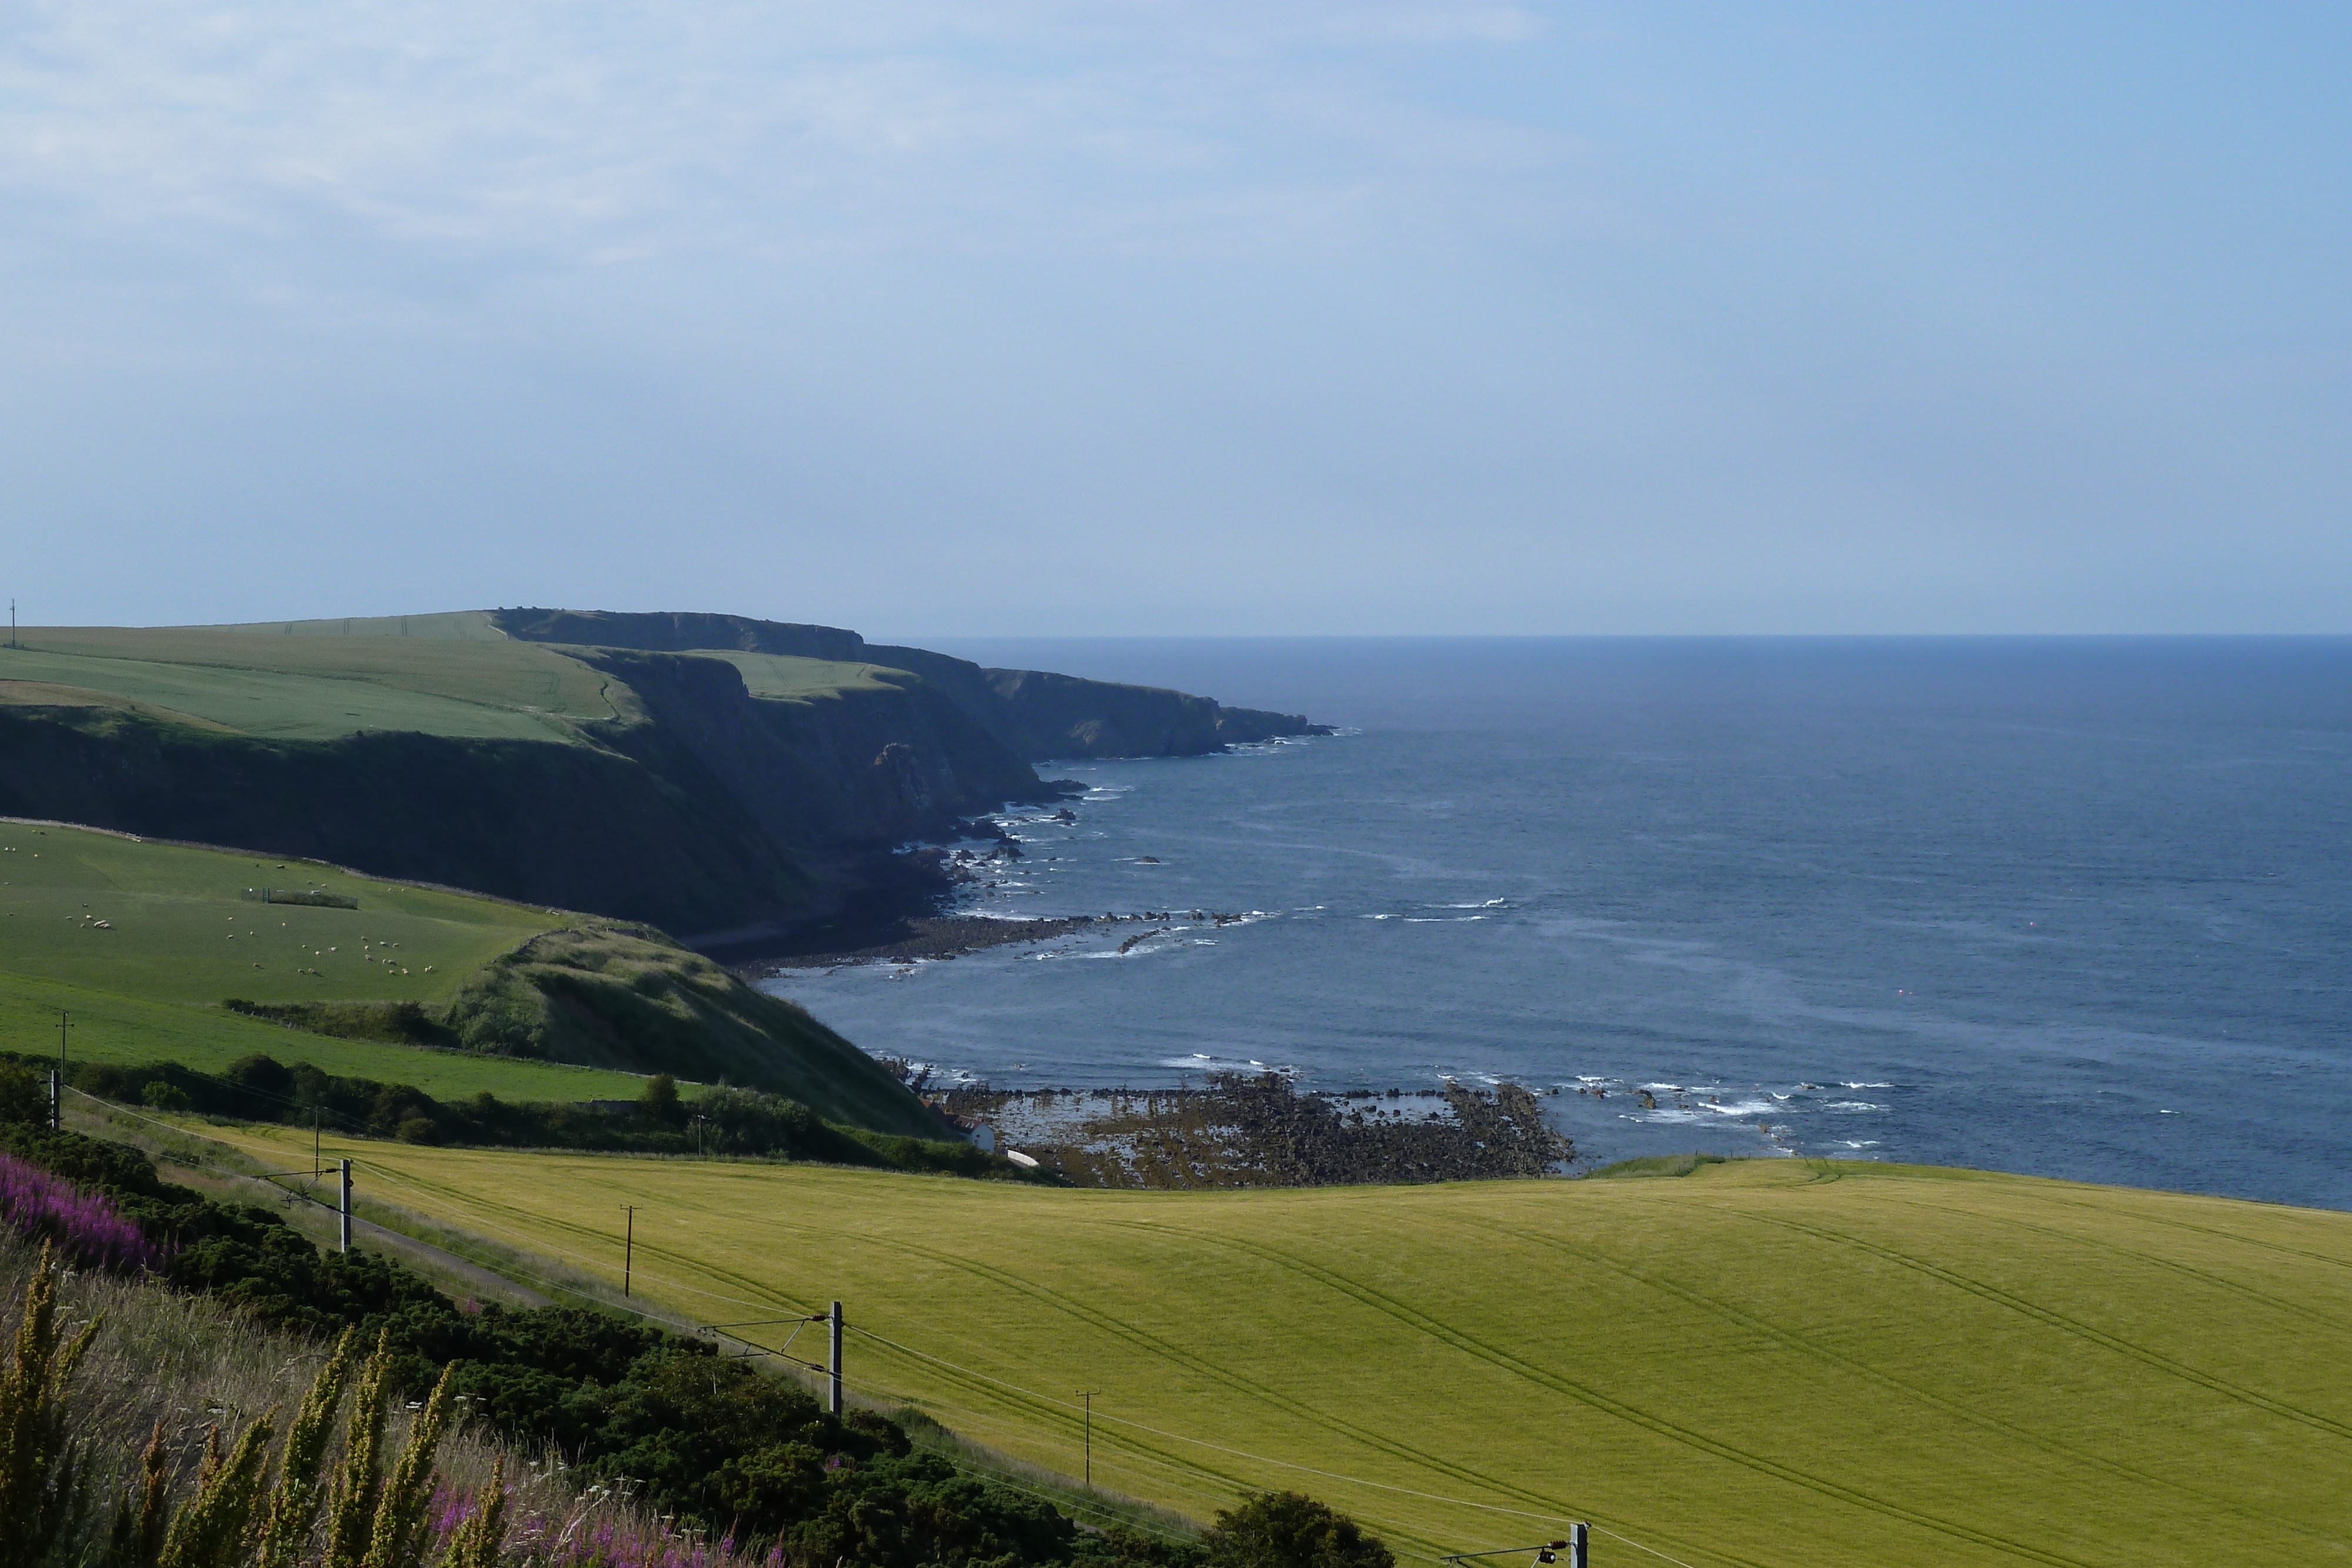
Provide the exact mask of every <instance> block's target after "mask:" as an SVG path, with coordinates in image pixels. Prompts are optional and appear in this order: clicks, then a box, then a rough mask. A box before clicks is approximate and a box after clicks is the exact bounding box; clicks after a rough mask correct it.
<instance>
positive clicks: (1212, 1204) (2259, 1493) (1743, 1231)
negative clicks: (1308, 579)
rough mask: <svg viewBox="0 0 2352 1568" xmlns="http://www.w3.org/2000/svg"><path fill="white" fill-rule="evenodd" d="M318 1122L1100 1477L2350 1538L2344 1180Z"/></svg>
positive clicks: (1938, 1550) (1892, 1532)
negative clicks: (1326, 1174) (835, 1330)
mask: <svg viewBox="0 0 2352 1568" xmlns="http://www.w3.org/2000/svg"><path fill="white" fill-rule="evenodd" d="M230 1135H232V1136H234V1137H235V1139H236V1142H238V1143H239V1144H240V1145H243V1146H244V1147H246V1148H247V1149H249V1150H251V1151H252V1152H253V1153H254V1154H255V1155H257V1156H259V1157H264V1158H282V1157H283V1156H284V1155H286V1153H287V1152H288V1151H287V1150H286V1149H285V1148H284V1147H283V1146H282V1145H284V1143H285V1142H286V1139H285V1137H284V1136H282V1135H280V1134H273V1133H269V1132H267V1131H257V1132H252V1133H244V1134H230ZM348 1152H351V1153H352V1154H354V1155H356V1156H357V1157H359V1158H360V1159H362V1161H364V1162H365V1166H364V1168H365V1170H366V1172H367V1175H366V1177H365V1179H366V1180H367V1181H368V1183H369V1184H370V1185H371V1189H372V1190H373V1191H375V1192H377V1193H379V1194H386V1195H389V1196H391V1197H394V1200H395V1201H397V1202H398V1203H400V1204H403V1205H404V1206H406V1207H410V1208H412V1209H414V1210H415V1212H417V1213H419V1214H423V1215H425V1216H429V1217H430V1218H433V1219H434V1220H436V1222H439V1223H441V1224H444V1225H447V1226H453V1227H457V1228H467V1229H472V1230H474V1231H476V1232H477V1233H480V1234H484V1235H488V1236H490V1237H492V1238H494V1239H497V1240H499V1242H501V1243H503V1244H506V1245H509V1246H519V1247H523V1248H527V1249H532V1250H535V1251H537V1252H540V1253H541V1254H543V1255H546V1256H551V1257H556V1258H561V1259H562V1260H565V1261H567V1262H568V1263H570V1264H572V1266H574V1267H576V1268H582V1269H587V1270H592V1271H598V1272H604V1273H608V1274H616V1273H617V1270H618V1261H619V1254H618V1247H617V1240H618V1239H617V1237H616V1235H614V1225H615V1222H614V1220H613V1218H611V1217H612V1216H614V1214H616V1213H617V1212H618V1208H617V1206H618V1205H620V1204H623V1203H631V1204H635V1205H636V1206H638V1207H637V1218H636V1231H635V1244H636V1270H637V1271H636V1286H635V1288H636V1290H637V1291H638V1293H639V1294H640V1296H643V1297H646V1298H649V1299H650V1300H652V1301H656V1302H658V1303H659V1304H660V1305H661V1306H663V1307H665V1308H667V1310H669V1311H670V1312H673V1313H675V1314H676V1315H677V1317H678V1318H679V1319H682V1320H685V1321H690V1322H727V1321H731V1320H740V1319H748V1318H761V1317H769V1316H781V1315H784V1314H787V1313H790V1312H805V1311H813V1310H820V1309H821V1308H822V1307H823V1305H824V1302H825V1301H828V1300H831V1299H834V1298H839V1299H842V1300H844V1301H846V1302H847V1303H848V1312H849V1319H850V1322H851V1323H852V1324H853V1325H855V1326H856V1328H857V1329H858V1330H862V1331H863V1332H862V1333H853V1336H852V1339H851V1343H850V1351H849V1354H850V1368H851V1381H852V1385H853V1388H854V1389H855V1390H856V1391H857V1392H858V1393H860V1394H862V1395H863V1396H865V1397H866V1398H868V1399H871V1400H874V1401H877V1402H879V1403H882V1404H884V1405H886V1406H887V1405H892V1404H896V1403H900V1402H905V1403H909V1404H912V1405H914V1406H917V1407H918V1408H920V1409H924V1410H928V1411H929V1412H931V1413H933V1414H934V1415H936V1416H937V1417H938V1418H939V1419H940V1420H941V1421H943V1422H946V1423H947V1424H949V1425H950V1426H952V1427H955V1428H956V1429H957V1430H959V1431H961V1432H963V1433H966V1434H968V1435H970V1436H971V1437H974V1438H976V1439H978V1440H980V1441H982V1442H985V1443H987V1444H989V1445H990V1446H991V1447H992V1448H998V1449H1000V1450H1003V1451H1006V1452H1009V1453H1012V1454H1013V1455H1015V1456H1017V1457H1019V1458H1024V1459H1026V1460H1029V1461H1031V1462H1034V1463H1037V1464H1041V1465H1045V1466H1048V1467H1050V1468H1052V1469H1056V1470H1059V1471H1061V1472H1063V1473H1065V1474H1067V1473H1070V1472H1072V1471H1075V1470H1076V1469H1079V1468H1080V1467H1081V1465H1082V1464H1083V1462H1084V1460H1083V1455H1082V1442H1083V1438H1082V1434H1083V1430H1084V1422H1083V1412H1082V1407H1081V1402H1080V1401H1079V1400H1078V1399H1076V1397H1075V1396H1073V1394H1072V1392H1071V1391H1072V1390H1076V1389H1080V1388H1092V1389H1097V1390H1099V1391H1100V1392H1099V1393H1098V1394H1097V1397H1096V1398H1095V1400H1094V1412H1095V1416H1094V1429H1093V1456H1094V1458H1093V1463H1094V1466H1095V1470H1096V1474H1097V1477H1099V1478H1103V1479H1106V1480H1107V1481H1108V1484H1110V1485H1113V1486H1116V1487H1118V1489H1119V1490H1122V1491H1124V1492H1127V1493H1129V1494H1131V1495H1134V1496H1137V1497H1139V1498H1143V1499H1146V1500H1150V1501H1153V1502H1157V1503H1160V1504H1162V1505H1164V1506H1167V1507H1170V1508H1172V1509H1175V1510H1178V1511H1182V1512H1185V1513H1188V1514H1190V1515H1192V1516H1193V1517H1195V1518H1199V1517H1202V1516H1203V1515H1204V1514H1205V1513H1206V1512H1207V1511H1210V1510H1211V1509H1213V1508H1215V1507H1218V1506H1222V1505H1223V1504H1224V1503H1225V1502H1227V1501H1228V1500H1230V1499H1232V1498H1233V1497H1234V1496H1235V1495H1236V1494H1237V1493H1238V1492H1239V1491H1240V1490H1244V1489H1245V1488H1262V1487H1268V1486H1280V1485H1284V1484H1296V1485H1304V1486H1307V1487H1309V1488H1311V1490H1315V1491H1316V1492H1317V1493H1318V1494H1319V1495H1321V1496H1324V1497H1326V1498H1328V1499H1329V1500H1331V1501H1332V1502H1333V1503H1335V1504H1336V1505H1338V1506H1339V1507H1341V1508H1344V1509H1345V1510H1347V1511H1349V1512H1350V1513H1353V1514H1355V1515H1356V1516H1357V1517H1359V1518H1361V1519H1364V1520H1365V1521H1367V1523H1369V1524H1370V1525H1371V1526H1373V1527H1374V1528H1376V1529H1378V1530H1379V1531H1381V1533H1382V1534H1383V1535H1384V1536H1385V1537H1386V1538H1387V1539H1388V1540H1389V1541H1390V1542H1391V1544H1392V1545H1394V1546H1396V1547H1398V1548H1399V1549H1400V1551H1401V1552H1407V1553H1411V1554H1415V1555H1420V1556H1424V1557H1433V1556H1435V1555H1438V1554H1440V1553H1443V1552H1460V1551H1470V1550H1479V1549H1486V1548H1491V1547H1501V1546H1508V1545H1513V1544H1516V1543H1517V1542H1520V1541H1524V1540H1529V1539H1535V1538H1537V1537H1541V1536H1544V1535H1548V1534H1549V1533H1552V1532H1553V1531H1554V1530H1555V1528H1556V1523H1557V1521H1564V1520H1569V1519H1575V1518H1590V1519H1591V1520H1593V1521H1596V1522H1598V1523H1600V1524H1602V1525H1604V1526H1606V1527H1607V1528H1608V1529H1610V1530H1613V1531H1620V1532H1622V1533H1623V1534H1625V1535H1628V1536H1631V1537H1633V1538H1634V1539H1636V1540H1638V1541H1640V1542H1644V1543H1645V1544H1647V1545H1648V1546H1650V1547H1653V1548H1654V1549H1656V1550H1658V1551H1662V1552H1669V1553H1672V1554H1673V1555H1674V1556H1675V1557H1676V1558H1678V1559H1681V1560H1684V1561H1686V1562H1688V1563H1693V1564H1696V1565H1700V1568H1717V1565H1732V1564H1744V1565H1748V1568H1784V1565H1785V1568H1800V1565H1801V1568H1824V1565H1826V1568H1836V1565H1844V1564H1852V1565H1854V1568H1863V1565H1870V1568H1877V1565H1881V1564H1885V1563H1956V1564H1979V1563H1981V1564H1987V1565H1990V1564H1996V1563H1999V1564H2013V1563H2043V1564H2051V1565H2056V1568H2075V1565H2080V1568H2110V1565H2112V1568H2125V1565H2126V1564H2130V1565H2137V1564H2143V1563H2182V1564H2187V1563H2215V1562H2229V1563H2284V1562H2334V1561H2345V1560H2347V1559H2352V1501H2348V1500H2347V1498H2352V1494H2347V1491H2346V1490H2345V1489H2344V1487H2343V1486H2342V1485H2341V1477H2342V1476H2343V1475H2344V1474H2345V1473H2346V1469H2347V1466H2352V1216H2347V1215H2341V1214H2335V1213H2326V1212H2316V1211H2310V1210H2298V1209H2291V1208H2283V1207H2271V1206H2264V1205H2257V1204H2250V1203H2242V1202H2234V1201H2230V1200H2224V1199H2216V1198H2205V1197H2187V1196H2181V1195H2177V1194H2168V1193H2154V1192H2141V1191H2132V1190H2127V1189H2118V1188H2105V1187H2094V1186H2080V1185H2076V1184H2072V1183H2063V1182H2054V1181H2046V1180H2038V1179H2032V1178H2027V1177H2020V1176H1998V1175H1990V1174H1987V1173H1982V1172H1973V1171H1959V1170H1945V1169H1923V1168H1915V1167H1902V1166H1878V1165H1838V1164H1830V1163H1814V1162H1796V1161H1788V1162H1777V1161H1776V1162H1730V1163H1726V1164H1706V1165H1696V1166H1692V1167H1691V1168H1689V1169H1688V1170H1687V1171H1686V1172H1685V1174H1681V1175H1679V1176H1672V1177H1671V1178H1670V1179H1639V1178H1638V1176H1637V1177H1636V1179H1619V1180H1612V1181H1606V1182H1561V1181H1544V1182H1482V1183H1458V1184H1445V1185H1438V1186H1417V1187H1341V1188H1328V1187H1327V1188H1313V1189H1298V1190H1264V1189H1260V1190H1251V1191H1242V1192H1192V1193H1114V1192H1100V1191H1068V1190H1046V1189H1034V1188H1023V1187H1011V1186H1003V1185H1000V1184H982V1183H961V1182H941V1181H936V1180H927V1179H925V1178H921V1177H913V1176H894V1175H887V1174H875V1173H864V1172H850V1171H836V1170H826V1169H817V1168H810V1167H777V1166H761V1165H737V1164H679V1163H667V1162H666V1163H647V1162H645V1161H637V1160H625V1159H614V1158H601V1157H593V1156H577V1155H512V1154H500V1153H492V1152H486V1151H456V1150H431V1149H418V1148H408V1147H399V1146H394V1147H387V1146H384V1145H350V1146H349V1148H348ZM1674 1168H1679V1167H1674ZM1627 1174H1629V1175H1632V1174H1633V1173H1627ZM1662 1174H1664V1173H1662ZM743 1332H745V1333H750V1334H751V1335H753V1336H754V1337H756V1336H757V1334H758V1333H759V1331H757V1330H746V1331H743ZM902 1347H903V1348H902ZM1276 1461H1281V1462H1280V1463H1277V1462H1276ZM1301 1467H1303V1468H1301ZM1602 1545H1603V1546H1604V1547H1605V1549H1606V1552H1607V1555H1605V1556H1601V1555H1599V1554H1596V1560H1598V1561H1604V1562H1631V1561H1637V1560H1647V1559H1646V1558H1643V1557H1640V1556H1639V1554H1636V1553H1634V1552H1633V1551H1632V1549H1631V1548H1628V1547H1624V1546H1622V1545H1620V1544H1617V1543H1614V1542H1608V1541H1607V1540H1605V1539H1604V1541H1603V1542H1602Z"/></svg>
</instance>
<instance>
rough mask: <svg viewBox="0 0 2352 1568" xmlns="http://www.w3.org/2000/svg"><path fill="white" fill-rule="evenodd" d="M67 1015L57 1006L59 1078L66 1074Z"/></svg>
mask: <svg viewBox="0 0 2352 1568" xmlns="http://www.w3.org/2000/svg"><path fill="white" fill-rule="evenodd" d="M67 1018H68V1014H67V1012H66V1009H63V1008H59V1009H58V1078H60V1079H63V1078H64V1077H65V1075H66V1019H67Z"/></svg>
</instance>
